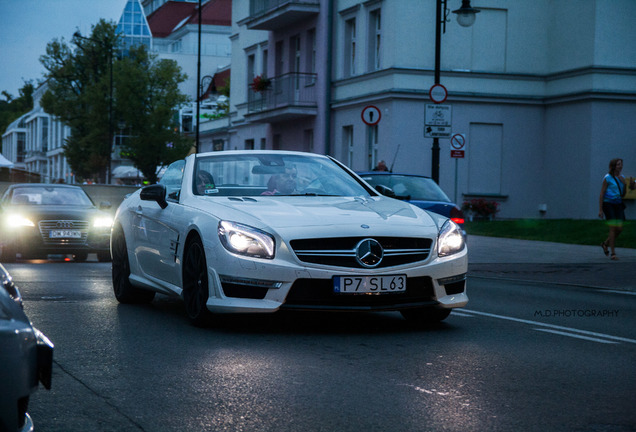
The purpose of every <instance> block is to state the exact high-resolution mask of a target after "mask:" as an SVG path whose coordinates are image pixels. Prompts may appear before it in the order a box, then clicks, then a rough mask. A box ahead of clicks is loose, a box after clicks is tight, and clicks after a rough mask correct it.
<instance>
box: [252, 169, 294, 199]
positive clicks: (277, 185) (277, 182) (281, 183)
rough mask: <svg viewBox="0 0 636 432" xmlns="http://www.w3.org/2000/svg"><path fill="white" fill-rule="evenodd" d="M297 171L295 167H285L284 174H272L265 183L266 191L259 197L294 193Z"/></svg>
mask: <svg viewBox="0 0 636 432" xmlns="http://www.w3.org/2000/svg"><path fill="white" fill-rule="evenodd" d="M297 178H298V171H297V170H296V168H295V167H285V172H284V173H281V174H274V175H273V176H272V177H271V178H270V179H269V182H267V190H266V191H265V192H263V193H262V194H261V195H291V194H293V193H294V192H295V191H296V179H297Z"/></svg>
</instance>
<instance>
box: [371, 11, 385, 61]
mask: <svg viewBox="0 0 636 432" xmlns="http://www.w3.org/2000/svg"><path fill="white" fill-rule="evenodd" d="M381 17H382V16H381V13H380V9H376V10H373V11H371V13H370V14H369V71H374V70H378V69H380V46H381V40H382V21H381Z"/></svg>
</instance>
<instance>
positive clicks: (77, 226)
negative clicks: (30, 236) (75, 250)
mask: <svg viewBox="0 0 636 432" xmlns="http://www.w3.org/2000/svg"><path fill="white" fill-rule="evenodd" d="M38 225H39V228H40V235H42V242H43V243H44V245H45V246H58V245H60V246H61V245H84V244H86V238H87V237H88V222H86V221H80V220H43V221H40V223H39V224H38ZM54 230H73V231H80V233H81V237H79V238H51V231H54Z"/></svg>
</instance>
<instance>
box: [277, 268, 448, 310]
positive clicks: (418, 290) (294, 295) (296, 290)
mask: <svg viewBox="0 0 636 432" xmlns="http://www.w3.org/2000/svg"><path fill="white" fill-rule="evenodd" d="M432 304H436V299H435V290H434V288H433V282H432V281H431V278H430V277H428V276H422V277H412V278H407V280H406V291H405V292H402V293H390V294H337V293H335V292H334V288H333V280H332V279H297V280H296V282H294V284H293V285H292V287H291V289H290V290H289V293H288V294H287V299H286V300H285V303H284V304H283V306H282V307H283V308H287V309H331V310H338V309H347V310H356V309H357V310H395V309H401V308H404V307H416V306H426V305H432Z"/></svg>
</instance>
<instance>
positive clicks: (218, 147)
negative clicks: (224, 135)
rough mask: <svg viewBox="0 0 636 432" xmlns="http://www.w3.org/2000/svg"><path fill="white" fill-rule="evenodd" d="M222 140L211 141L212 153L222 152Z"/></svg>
mask: <svg viewBox="0 0 636 432" xmlns="http://www.w3.org/2000/svg"><path fill="white" fill-rule="evenodd" d="M223 147H224V145H223V140H222V139H215V140H213V141H212V151H223Z"/></svg>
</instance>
